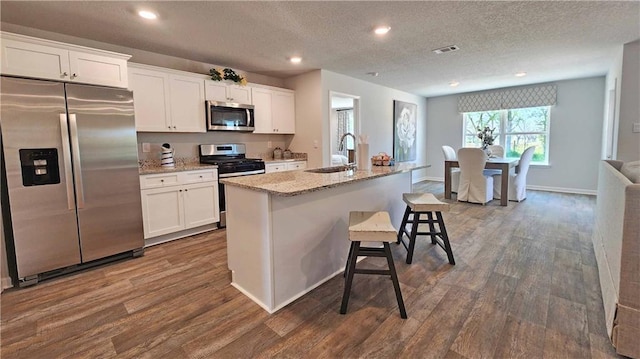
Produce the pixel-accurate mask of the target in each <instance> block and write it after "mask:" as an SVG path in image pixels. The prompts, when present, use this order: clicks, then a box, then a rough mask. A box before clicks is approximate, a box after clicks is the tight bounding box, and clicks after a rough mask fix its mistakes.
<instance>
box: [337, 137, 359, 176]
mask: <svg viewBox="0 0 640 359" xmlns="http://www.w3.org/2000/svg"><path fill="white" fill-rule="evenodd" d="M347 136H351V137H352V138H353V146H354V148H353V149H352V150H350V149H347V158H348V161H349V163H348V166H349V168H355V167H356V149H355V145H356V136H354V135H353V133H351V132H347V133H345V134H344V135H342V137H341V138H340V146H339V147H338V151H342V150H343V149H344V139H345V137H347Z"/></svg>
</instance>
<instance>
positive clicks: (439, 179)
mask: <svg viewBox="0 0 640 359" xmlns="http://www.w3.org/2000/svg"><path fill="white" fill-rule="evenodd" d="M420 181H434V182H444V178H443V177H430V176H426V177H421V178H420V179H419V181H417V182H420ZM414 183H416V182H414ZM527 189H530V190H532V191H546V192H559V193H573V194H586V195H592V196H595V195H596V193H597V190H595V189H593V190H592V189H583V188H566V187H549V186H536V185H527Z"/></svg>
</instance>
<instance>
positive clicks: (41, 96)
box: [0, 77, 80, 278]
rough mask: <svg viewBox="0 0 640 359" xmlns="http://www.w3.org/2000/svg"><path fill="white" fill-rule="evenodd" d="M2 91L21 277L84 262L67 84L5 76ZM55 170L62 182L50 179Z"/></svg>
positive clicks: (4, 138) (1, 119) (8, 180)
mask: <svg viewBox="0 0 640 359" xmlns="http://www.w3.org/2000/svg"><path fill="white" fill-rule="evenodd" d="M0 91H1V94H0V107H1V108H2V110H1V111H2V112H1V117H0V128H1V130H2V147H3V151H4V158H5V165H6V175H7V177H6V185H7V188H8V193H9V198H8V200H9V204H10V209H11V219H12V227H13V240H14V244H15V251H16V263H17V269H18V277H19V278H24V277H27V276H31V275H35V274H38V273H42V272H47V271H50V270H54V269H58V268H63V267H67V266H70V265H73V264H77V263H80V249H79V242H78V227H77V224H76V208H75V200H74V193H73V183H72V178H71V158H70V154H69V147H70V146H69V137H68V132H67V122H66V114H65V101H64V87H63V85H62V84H60V83H55V82H47V81H37V80H25V79H16V78H10V77H2V79H1V83H0ZM21 150H23V151H22V152H23V159H22V160H23V161H22V164H21V158H20V151H21ZM50 161H57V162H58V163H56V164H52V163H49V162H50ZM23 170H24V171H28V172H29V173H25V177H23V173H22V171H23ZM51 171H58V175H59V181H58V178H54V180H51V179H49V180H47V179H46V178H45V177H47V175H50V174H51ZM29 176H31V177H32V178H31V179H28V180H25V178H28V177H29ZM41 179H44V180H41ZM3 202H4V201H3Z"/></svg>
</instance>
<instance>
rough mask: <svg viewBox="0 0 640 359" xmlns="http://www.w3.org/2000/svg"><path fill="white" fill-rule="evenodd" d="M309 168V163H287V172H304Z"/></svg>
mask: <svg viewBox="0 0 640 359" xmlns="http://www.w3.org/2000/svg"><path fill="white" fill-rule="evenodd" d="M305 168H307V161H297V162H289V163H287V171H294V170H302V169H305Z"/></svg>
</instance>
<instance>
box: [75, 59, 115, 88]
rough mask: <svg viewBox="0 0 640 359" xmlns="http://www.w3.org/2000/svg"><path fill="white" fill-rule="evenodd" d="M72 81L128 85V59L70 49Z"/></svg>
mask: <svg viewBox="0 0 640 359" xmlns="http://www.w3.org/2000/svg"><path fill="white" fill-rule="evenodd" d="M69 69H70V70H71V76H70V77H71V81H74V82H82V83H86V84H96V85H105V86H113V87H124V88H126V87H127V61H126V60H124V59H116V58H112V57H108V56H102V55H97V54H90V53H83V52H77V51H69Z"/></svg>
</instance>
